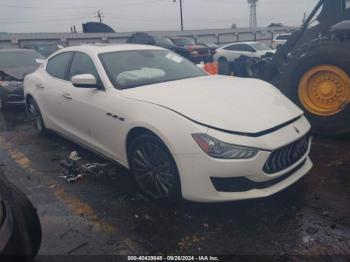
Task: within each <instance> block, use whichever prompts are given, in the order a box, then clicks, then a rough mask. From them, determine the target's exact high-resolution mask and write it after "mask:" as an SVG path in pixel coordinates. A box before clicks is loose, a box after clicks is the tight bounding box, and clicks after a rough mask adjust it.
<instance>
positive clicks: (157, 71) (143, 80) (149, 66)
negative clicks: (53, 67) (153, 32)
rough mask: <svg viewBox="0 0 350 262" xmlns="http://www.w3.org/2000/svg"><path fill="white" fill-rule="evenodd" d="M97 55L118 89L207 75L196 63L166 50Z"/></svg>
mask: <svg viewBox="0 0 350 262" xmlns="http://www.w3.org/2000/svg"><path fill="white" fill-rule="evenodd" d="M100 58H101V61H102V64H103V65H104V68H105V70H106V72H107V74H108V77H109V79H110V80H111V82H112V83H113V84H114V85H115V87H116V88H118V89H127V88H134V87H138V86H144V85H151V84H155V83H163V82H169V81H175V80H181V79H186V78H194V77H201V76H206V73H205V72H204V71H202V70H201V69H200V68H198V67H197V66H196V65H194V64H192V63H191V62H189V61H188V60H186V59H185V58H183V57H181V56H179V55H177V54H174V53H172V52H169V51H166V50H134V51H125V52H111V53H104V54H101V55H100Z"/></svg>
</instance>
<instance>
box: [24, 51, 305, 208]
mask: <svg viewBox="0 0 350 262" xmlns="http://www.w3.org/2000/svg"><path fill="white" fill-rule="evenodd" d="M24 89H25V99H26V107H27V110H28V113H29V115H30V116H31V118H32V119H33V120H34V122H35V124H36V127H37V130H38V132H39V133H40V134H44V133H45V131H46V130H48V129H50V130H54V131H56V132H58V133H60V134H62V135H63V136H65V137H67V138H68V139H71V140H73V141H75V142H77V143H79V144H81V145H84V146H85V147H87V148H90V149H91V150H93V151H95V152H98V153H100V154H101V155H103V156H105V157H107V158H109V159H112V160H114V161H116V162H118V163H120V164H121V165H123V166H125V167H126V168H128V169H130V170H131V172H130V173H131V174H132V175H133V176H134V178H135V181H136V183H137V184H138V186H139V188H140V189H141V191H142V192H143V193H144V194H145V195H146V196H148V197H149V198H151V199H154V200H161V201H165V200H171V201H172V200H176V199H179V198H181V197H183V198H185V199H187V200H192V201H199V202H220V201H232V200H240V199H251V198H260V197H267V196H269V195H272V194H275V193H277V192H279V191H281V190H283V189H284V188H286V187H288V186H290V185H292V184H293V183H295V182H296V181H297V180H299V179H300V178H301V177H303V176H304V175H305V174H306V173H307V172H308V171H309V170H310V169H311V167H312V163H311V161H310V159H309V156H308V155H309V151H310V144H311V138H310V124H309V122H308V121H307V120H306V118H305V117H304V115H303V112H302V111H301V110H300V109H299V108H298V107H297V106H296V105H294V104H293V103H292V102H291V101H290V100H288V99H287V98H286V97H285V96H284V95H283V94H282V93H281V92H280V91H278V90H277V89H276V88H275V87H273V86H272V85H270V84H268V83H266V82H263V81H261V80H256V79H244V78H233V77H229V76H219V75H215V76H209V75H207V74H206V73H205V72H204V71H202V70H201V69H199V68H198V67H197V66H196V65H194V64H193V63H191V62H189V61H188V60H186V59H185V58H183V57H181V56H179V55H177V54H175V53H173V52H171V51H169V50H166V49H163V48H160V47H154V46H149V45H134V44H132V45H130V44H126V45H109V46H88V45H86V46H77V47H69V48H65V49H62V50H61V51H58V52H56V53H55V54H53V55H52V56H51V57H50V58H49V59H48V60H47V61H46V62H45V63H44V64H43V65H42V66H41V67H40V68H39V69H38V70H37V71H36V72H34V73H32V74H30V75H27V76H26V78H25V81H24Z"/></svg>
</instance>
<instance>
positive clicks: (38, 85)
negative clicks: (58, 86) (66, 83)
mask: <svg viewBox="0 0 350 262" xmlns="http://www.w3.org/2000/svg"><path fill="white" fill-rule="evenodd" d="M35 86H36V87H37V88H41V89H44V88H45V86H44V85H43V84H42V83H37V84H36V85H35Z"/></svg>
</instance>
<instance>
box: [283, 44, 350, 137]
mask: <svg viewBox="0 0 350 262" xmlns="http://www.w3.org/2000/svg"><path fill="white" fill-rule="evenodd" d="M349 50H350V41H349V40H340V39H317V40H314V41H312V42H311V43H310V44H308V45H305V46H303V47H301V48H300V49H299V50H297V51H296V52H294V53H292V54H291V55H290V57H289V59H288V63H287V64H286V65H285V66H284V68H283V69H282V73H281V75H280V80H279V88H280V90H281V91H282V92H283V93H284V94H285V95H286V96H288V97H289V98H290V99H291V100H293V101H294V102H295V103H296V104H298V105H299V106H300V107H301V108H302V109H303V110H304V111H305V114H306V116H307V118H308V119H309V121H310V122H311V125H312V129H313V131H314V133H318V134H322V135H339V134H344V133H347V132H350V106H349V104H350V77H349V75H350V52H349Z"/></svg>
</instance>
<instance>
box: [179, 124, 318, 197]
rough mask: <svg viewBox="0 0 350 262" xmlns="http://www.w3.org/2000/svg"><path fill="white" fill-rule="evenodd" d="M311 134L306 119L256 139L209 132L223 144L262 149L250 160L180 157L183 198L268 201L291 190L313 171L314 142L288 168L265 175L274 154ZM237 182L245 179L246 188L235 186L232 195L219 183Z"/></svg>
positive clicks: (200, 153)
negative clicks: (312, 154)
mask: <svg viewBox="0 0 350 262" xmlns="http://www.w3.org/2000/svg"><path fill="white" fill-rule="evenodd" d="M295 128H297V130H298V131H299V133H298V132H296V131H295ZM309 130H310V125H309V123H308V122H307V120H306V119H305V118H304V117H302V118H300V119H299V120H297V121H296V122H294V123H292V124H291V125H288V126H286V127H284V128H282V129H280V130H277V131H275V132H273V133H270V134H267V135H264V136H261V137H255V138H254V137H242V136H237V135H232V134H227V133H222V132H219V131H215V130H208V134H209V135H212V136H213V137H215V138H217V139H219V140H221V141H223V142H226V143H231V144H236V145H237V144H238V145H244V146H250V147H257V148H262V149H261V150H260V151H259V153H258V154H257V155H256V156H255V157H254V158H252V159H246V160H221V159H214V158H211V157H209V156H208V155H206V154H205V153H204V152H198V153H197V154H191V155H188V154H178V155H176V161H177V164H178V168H179V172H180V179H181V187H182V195H183V197H184V198H185V199H187V200H191V201H196V202H225V201H234V200H243V199H253V198H262V197H268V196H270V195H273V194H275V193H277V192H279V191H281V190H283V189H285V188H287V187H289V186H290V185H292V184H293V183H295V182H296V181H298V180H299V179H300V178H301V177H303V176H304V175H305V174H307V173H308V172H309V171H310V169H311V168H312V163H311V160H310V158H309V157H308V155H309V152H310V147H311V139H310V141H309V146H308V148H307V151H306V153H305V154H304V155H303V156H302V157H301V158H300V159H299V160H297V161H296V162H294V163H293V164H291V165H290V166H288V167H287V168H285V169H283V170H281V171H279V172H276V173H273V174H268V173H265V172H264V166H265V164H266V162H267V160H268V159H269V157H270V155H271V154H272V152H274V151H275V150H277V149H279V148H281V147H284V146H286V145H288V144H291V143H293V142H295V141H297V140H298V139H300V138H301V137H303V136H306V135H307V134H308V132H309ZM237 178H241V179H244V180H245V186H242V187H241V188H238V187H237V185H235V186H234V187H233V188H235V189H233V190H232V191H230V190H226V189H225V190H224V189H223V188H224V187H220V186H218V184H217V183H216V181H215V180H221V181H225V182H224V183H227V182H228V181H230V180H232V181H235V180H236V182H237V183H238V180H239V179H237ZM236 182H234V183H236Z"/></svg>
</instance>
